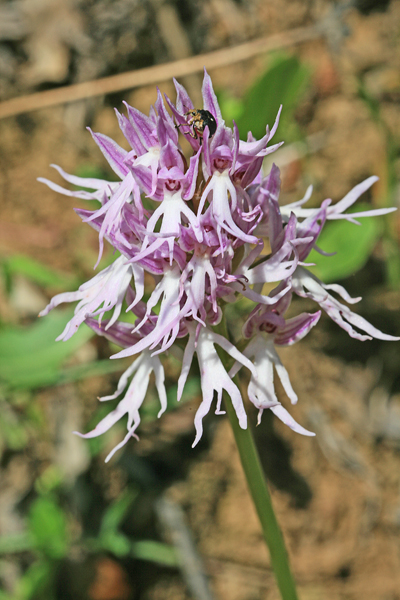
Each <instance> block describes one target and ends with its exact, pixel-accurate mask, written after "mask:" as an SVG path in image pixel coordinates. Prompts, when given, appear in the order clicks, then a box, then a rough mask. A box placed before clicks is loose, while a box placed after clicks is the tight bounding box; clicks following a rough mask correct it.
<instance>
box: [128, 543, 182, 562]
mask: <svg viewBox="0 0 400 600" xmlns="http://www.w3.org/2000/svg"><path fill="white" fill-rule="evenodd" d="M132 556H134V557H135V558H139V559H141V560H149V561H150V562H155V563H158V564H160V565H164V566H165V567H178V566H179V560H178V557H177V555H176V551H175V548H173V547H172V546H168V545H167V544H162V543H161V542H156V541H153V540H141V541H140V542H133V544H132Z"/></svg>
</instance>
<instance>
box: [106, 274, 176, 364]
mask: <svg viewBox="0 0 400 600" xmlns="http://www.w3.org/2000/svg"><path fill="white" fill-rule="evenodd" d="M180 275H181V273H180V271H179V268H178V267H177V266H174V267H172V268H171V267H167V268H166V269H165V273H164V276H163V278H162V280H161V281H160V282H159V283H158V284H157V286H156V287H155V289H154V291H153V293H152V294H151V296H150V298H149V300H148V302H147V308H146V314H145V315H144V316H143V318H142V319H141V321H140V322H139V323H138V324H137V325H136V327H135V329H134V331H140V329H141V327H143V325H144V324H145V323H146V322H147V320H148V319H149V317H150V313H151V311H152V309H153V308H154V307H155V306H156V305H157V304H158V302H159V301H160V299H161V307H160V312H159V315H158V318H157V324H156V326H155V327H154V329H153V330H152V331H151V333H149V334H148V335H147V336H146V337H144V338H143V339H142V340H140V341H139V342H138V343H137V344H134V345H133V346H130V347H129V348H126V349H125V350H122V351H121V352H118V354H115V355H114V356H113V357H112V358H123V357H125V356H132V355H133V354H138V353H139V352H142V351H143V350H144V349H145V348H152V349H154V348H155V347H156V346H157V345H158V344H160V343H161V350H160V351H165V350H167V348H169V347H170V346H171V345H172V344H173V343H174V341H175V339H176V336H177V335H178V332H179V317H178V315H179V279H180Z"/></svg>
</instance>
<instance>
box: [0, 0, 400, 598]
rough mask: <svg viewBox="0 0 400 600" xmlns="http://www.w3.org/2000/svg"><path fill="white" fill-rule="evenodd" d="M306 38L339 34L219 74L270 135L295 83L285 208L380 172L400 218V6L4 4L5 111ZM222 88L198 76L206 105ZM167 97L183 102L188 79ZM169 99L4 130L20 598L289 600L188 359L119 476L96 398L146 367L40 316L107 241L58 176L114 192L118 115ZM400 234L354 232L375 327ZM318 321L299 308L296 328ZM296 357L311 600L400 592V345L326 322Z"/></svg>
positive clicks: (394, 327)
mask: <svg viewBox="0 0 400 600" xmlns="http://www.w3.org/2000/svg"><path fill="white" fill-rule="evenodd" d="M298 27H315V28H317V29H316V31H317V32H318V34H317V35H316V36H315V38H314V39H310V40H309V41H305V42H303V43H301V44H297V45H293V46H291V47H289V48H286V49H285V54H282V53H280V54H278V55H277V54H276V53H274V54H265V53H264V54H260V55H259V56H256V57H254V58H251V59H247V60H243V61H240V62H237V63H235V64H232V65H230V66H229V65H228V66H225V67H221V68H217V69H213V70H211V71H210V74H211V77H212V79H213V82H214V86H215V88H216V90H217V92H218V94H219V97H220V99H221V104H222V107H223V112H224V113H225V114H226V115H227V119H229V117H230V116H235V117H236V118H237V120H238V121H239V124H240V120H241V119H242V121H243V123H244V124H243V128H245V120H246V118H245V116H243V106H244V110H245V108H246V102H248V103H249V104H250V106H251V102H253V105H254V98H256V100H257V102H256V104H255V105H254V108H252V109H251V111H252V114H253V116H254V113H255V114H256V115H257V114H259V116H260V126H261V130H262V127H265V121H264V104H263V101H260V96H257V93H258V94H259V91H260V89H261V90H265V103H266V104H268V103H269V106H275V104H276V105H279V104H280V102H281V98H280V97H277V96H279V95H280V94H279V91H280V90H281V89H282V90H284V92H285V94H286V95H287V89H286V88H285V86H284V82H285V81H286V82H287V81H289V79H290V78H291V77H292V79H290V81H291V82H292V84H293V86H292V95H291V96H290V95H289V96H288V98H289V99H288V109H287V110H288V115H289V116H290V119H287V120H286V121H285V120H284V121H283V125H282V127H283V130H281V129H278V134H277V138H279V139H281V138H284V139H286V140H287V142H288V143H287V144H286V145H285V146H284V147H283V148H282V149H281V150H279V152H277V153H276V154H274V155H273V160H274V161H275V162H276V163H277V164H278V166H279V167H280V168H281V171H282V198H281V199H282V201H283V202H285V203H286V202H289V201H293V200H295V199H300V198H301V197H303V195H304V193H305V190H306V188H307V186H308V185H309V184H313V186H314V194H313V197H312V200H311V203H312V202H314V203H315V205H316V204H320V202H321V201H322V200H323V199H324V198H326V197H329V198H332V199H333V201H337V200H340V199H341V198H342V197H343V196H344V195H345V194H346V193H347V192H348V191H349V190H350V189H351V188H352V187H353V186H354V185H356V184H357V183H359V182H361V181H362V180H363V179H365V178H367V177H369V176H370V175H372V174H376V175H378V176H379V177H380V181H379V183H378V184H375V185H374V186H373V188H372V190H371V191H370V193H369V194H366V195H365V197H363V198H362V202H364V203H365V202H368V203H369V204H370V205H372V206H375V207H379V206H384V205H398V203H399V199H400V196H399V189H400V188H399V175H400V152H399V148H400V44H399V41H400V2H399V0H392V1H391V2H383V3H378V2H373V1H372V0H371V1H368V0H362V1H361V0H360V2H359V3H358V4H357V3H353V5H351V3H350V4H349V5H346V6H344V5H340V4H336V3H333V2H327V1H324V0H307V1H298V0H296V1H293V0H281V1H279V2H278V1H277V0H246V1H240V0H204V1H202V2H201V1H200V0H185V1H181V0H170V1H169V2H168V1H165V2H162V1H161V0H160V1H159V0H147V1H146V0H116V1H113V2H112V1H111V0H110V1H108V0H81V1H79V0H76V1H74V0H64V2H62V3H60V2H58V1H57V0H16V1H10V2H5V1H3V2H1V3H0V101H6V100H10V99H12V98H15V97H18V96H24V95H27V94H30V93H33V92H36V91H41V90H47V89H52V88H56V87H60V86H67V85H70V84H73V83H78V82H83V81H87V80H91V79H95V78H99V77H104V76H107V75H113V74H116V73H122V72H125V71H127V70H133V69H141V68H143V67H148V66H151V65H156V64H162V63H165V62H168V61H173V60H177V59H181V58H185V57H188V56H191V55H196V54H199V53H205V52H211V51H214V50H218V49H220V48H226V47H229V46H235V45H237V44H240V43H243V42H246V41H249V40H253V39H256V38H259V37H263V36H269V35H272V34H275V33H284V32H287V31H289V30H292V29H294V28H298ZM274 61H275V62H274ZM271 65H272V67H271ZM274 65H275V66H276V65H278V66H277V67H276V68H277V69H278V71H279V68H281V69H284V68H286V69H289V71H288V75H287V78H286V75H285V73H284V75H283V77H282V76H281V79H280V84H279V85H278V84H277V87H276V89H275V87H274V83H272V85H269V84H268V82H269V81H274V80H273V79H272V80H271V79H268V77H270V78H271V73H274V72H275V71H274V70H273V69H274V68H275V67H274ZM293 65H294V66H293ZM290 69H292V70H290ZM275 70H276V69H275ZM293 73H294V74H295V75H296V76H295V77H294V78H293ZM263 74H265V80H263V81H264V84H262V83H260V78H262V76H263ZM296 78H297V79H296ZM201 79H202V77H201V75H200V74H198V73H194V74H192V75H190V76H187V77H185V78H182V79H181V82H182V83H183V84H184V85H186V86H187V88H188V90H189V92H190V93H191V94H192V97H193V98H195V101H196V102H195V103H197V104H198V106H199V107H200V106H201V100H200V98H201V96H200V89H201ZM282 81H283V83H282ZM267 84H268V85H267ZM159 85H160V88H161V90H162V92H165V93H167V94H168V95H169V96H170V97H172V98H175V93H174V88H173V85H172V83H171V82H170V81H160V84H159ZM257 85H258V86H259V87H258V88H257ZM262 85H264V88H263V87H262ZM260 86H261V87H260ZM279 86H281V87H279ZM282 86H283V87H282ZM296 86H298V87H296ZM257 89H258V92H257ZM297 92H298V93H297ZM155 99H156V89H155V86H154V85H151V86H144V87H141V88H137V89H133V90H131V91H129V90H128V91H126V92H125V93H120V92H119V93H115V94H112V95H108V96H106V97H96V98H90V99H87V100H83V101H79V102H75V103H71V104H69V105H58V106H54V107H52V108H48V109H45V110H38V111H35V112H29V113H23V114H19V115H17V116H14V117H9V118H4V119H3V120H1V121H0V196H1V221H0V259H1V273H0V275H1V277H0V320H1V328H0V363H1V361H2V364H3V368H2V367H1V364H0V600H35V599H38V598H40V599H41V600H53V599H55V600H59V599H60V600H72V599H74V600H167V599H168V600H170V599H171V600H172V599H173V600H186V599H190V598H193V599H195V600H197V599H199V600H203V599H207V598H208V599H212V598H214V599H215V600H275V599H277V598H278V593H277V591H276V587H275V583H274V579H273V575H272V573H271V570H270V567H269V557H268V553H267V550H266V548H265V546H264V542H263V539H262V535H261V530H260V526H259V524H258V521H257V518H256V515H255V511H254V509H253V506H252V502H251V499H250V497H249V494H248V491H247V488H246V483H245V480H244V476H243V474H242V471H241V466H240V462H239V458H238V454H237V452H236V450H235V446H234V441H233V437H232V435H231V432H230V429H229V424H228V422H227V421H226V420H225V419H224V418H223V417H218V418H217V417H215V416H210V417H209V418H208V419H207V430H206V434H205V436H204V438H203V440H202V441H201V443H200V444H199V445H198V447H196V449H195V450H192V449H191V443H192V441H193V415H194V412H195V410H196V406H197V405H198V402H199V386H198V383H197V379H196V374H195V373H193V375H192V379H191V383H190V386H189V394H188V395H187V398H186V401H185V402H184V403H183V404H182V406H180V407H176V406H175V405H174V402H173V395H174V392H176V386H175V382H176V376H177V373H179V366H177V364H176V363H175V362H174V359H173V358H172V357H169V358H168V359H167V363H168V372H167V376H168V378H169V381H170V397H171V404H172V405H173V410H171V411H170V412H169V413H168V414H166V415H164V416H163V417H162V418H161V419H160V420H157V419H155V414H156V412H157V404H156V402H155V393H154V392H152V394H153V395H152V394H150V398H149V399H148V404H147V406H148V408H147V409H146V410H144V414H143V423H142V425H141V428H140V430H139V434H140V438H141V439H140V442H135V441H131V442H130V443H129V444H128V445H127V447H126V448H125V449H124V450H123V451H122V452H120V453H119V454H117V455H116V456H115V457H114V458H113V459H112V461H111V462H110V463H109V464H104V462H103V461H104V458H105V456H106V455H107V453H108V451H109V450H110V449H111V448H112V447H113V445H115V444H116V443H117V442H118V441H119V440H120V438H121V436H122V428H118V427H114V429H113V431H111V432H109V435H107V436H104V439H101V440H91V441H83V440H81V439H79V438H77V437H76V436H73V435H72V434H71V432H72V431H74V430H78V431H87V430H89V428H90V429H91V428H92V427H93V425H94V423H96V422H97V421H98V420H99V419H100V418H101V417H102V416H104V414H106V412H108V410H110V407H109V405H107V406H104V405H101V406H100V405H99V403H98V401H97V397H98V396H102V395H105V394H108V393H112V392H113V391H114V389H115V386H116V383H117V381H118V377H119V375H120V373H121V372H122V370H123V369H124V368H126V365H127V364H129V363H126V362H124V361H120V363H119V364H118V365H116V364H115V362H114V361H110V363H112V364H111V365H110V364H109V362H108V361H107V358H108V356H109V355H110V354H111V353H112V351H113V350H112V348H110V347H109V345H108V343H107V342H106V341H105V340H104V339H102V338H99V339H94V338H93V337H92V336H91V334H90V333H88V332H83V334H82V335H81V337H80V338H79V339H78V340H77V341H76V342H74V343H75V345H70V346H66V345H64V344H62V343H60V344H58V345H56V344H54V343H53V340H54V338H55V337H56V336H57V335H58V334H59V333H60V332H61V331H62V328H63V323H65V321H66V320H67V319H68V318H69V317H68V315H70V312H68V315H67V316H66V312H65V311H63V310H62V309H59V311H58V317H57V315H56V316H55V317H53V316H52V315H50V316H49V317H46V322H47V323H48V325H44V321H43V323H42V322H41V321H40V322H39V323H37V319H36V317H37V313H38V312H39V311H40V310H41V309H42V308H43V307H44V306H45V305H46V303H47V301H48V299H49V298H50V297H51V296H52V295H53V294H54V293H58V292H61V291H67V290H73V289H76V288H77V287H78V286H79V285H80V284H81V283H82V282H83V281H85V280H86V279H88V278H90V277H92V273H93V264H94V263H95V261H96V257H97V252H98V238H97V234H96V233H95V232H94V231H92V230H91V229H90V228H89V227H85V226H83V225H82V223H81V221H80V219H79V217H78V216H77V215H76V214H75V213H74V211H73V210H72V207H73V206H82V207H83V206H84V203H83V202H81V201H78V202H77V201H74V200H70V199H68V198H66V197H63V196H60V195H57V194H56V193H55V192H52V191H51V190H49V189H48V188H46V187H45V186H43V185H42V184H40V183H38V182H37V181H36V178H37V177H38V176H42V177H47V178H49V179H52V180H54V181H57V182H58V183H61V181H60V177H59V176H58V174H57V173H56V172H55V171H53V170H51V169H50V167H49V165H50V164H51V163H55V164H58V165H60V166H62V167H63V168H64V169H65V171H67V172H68V173H74V174H78V175H81V176H87V175H95V176H102V177H110V178H112V177H113V174H112V173H111V172H110V170H109V168H108V166H107V165H106V163H105V160H104V159H103V157H102V155H101V153H100V152H99V150H98V148H97V146H96V145H95V144H94V142H93V141H92V139H91V136H90V134H89V133H88V132H87V131H86V130H85V127H86V126H90V127H91V128H92V129H93V130H94V131H99V132H102V133H105V134H107V135H109V136H111V137H112V138H114V139H115V140H116V141H118V143H120V144H121V145H124V139H123V136H122V134H121V133H120V131H119V129H118V125H117V120H116V118H115V114H114V111H113V107H114V106H115V107H117V108H118V109H119V110H120V111H122V110H123V105H122V100H126V101H127V102H128V103H129V104H131V105H133V106H135V107H137V108H139V109H140V110H142V111H143V112H145V113H147V112H148V110H149V106H150V104H152V103H154V101H155ZM282 101H283V100H282ZM285 109H286V106H285V105H284V111H285ZM284 114H285V113H284ZM269 124H270V125H272V122H271V121H270V122H269ZM243 128H242V129H240V130H241V136H242V137H244V136H245V135H246V133H247V131H245V130H243ZM258 135H259V134H258ZM124 147H125V146H124ZM266 168H268V167H267V166H266ZM85 207H87V205H86V206H85ZM363 223H364V224H365V225H366V226H367V227H368V225H367V224H366V220H364V221H363ZM379 223H380V224H379V226H377V227H378V229H374V230H373V232H372V234H371V237H370V238H369V241H367V242H366V248H364V249H363V250H361V251H360V249H359V247H358V246H357V240H358V239H360V240H361V237H359V236H361V234H360V233H359V231H361V229H362V228H360V230H357V228H356V226H353V229H351V232H352V234H351V235H352V236H354V237H350V241H349V240H348V239H347V237H346V240H344V239H343V238H342V239H340V238H338V237H337V236H336V238H335V241H338V243H339V246H342V245H343V247H344V248H345V252H344V256H343V254H342V256H341V258H340V256H339V263H338V264H339V267H338V274H335V279H336V280H340V283H343V285H345V287H347V289H348V290H349V292H350V293H351V294H352V295H353V296H358V295H362V296H363V301H362V302H361V303H360V304H359V305H357V308H356V310H357V311H359V312H360V314H362V315H363V316H364V317H366V318H368V319H369V320H370V321H371V322H372V323H373V324H374V325H375V326H377V327H379V328H381V329H382V330H384V331H385V332H387V333H391V334H393V335H400V312H399V309H400V297H399V280H400V268H399V264H400V259H399V231H400V228H399V224H400V221H399V217H398V215H397V214H395V215H394V216H393V215H390V219H384V218H380V220H379ZM332 231H333V230H332ZM346 236H347V234H346ZM352 244H354V250H353V247H352ZM320 245H321V246H322V247H323V248H324V249H327V250H330V248H326V247H324V246H323V244H322V243H321V244H320ZM336 249H337V250H338V251H339V250H340V249H341V248H340V247H337V248H336ZM356 255H357V256H358V257H359V258H358V259H357V260H358V262H359V264H357V267H361V270H360V271H359V272H357V273H356V274H354V273H353V271H354V269H355V265H354V264H353V263H352V264H351V265H350V267H346V266H345V267H343V266H341V265H342V263H343V262H346V258H349V257H350V258H352V257H353V256H356ZM359 255H360V256H359ZM110 259H111V256H110V254H108V256H106V257H105V259H104V261H105V262H104V261H103V263H104V264H107V260H110ZM326 260H328V259H326ZM329 260H330V261H332V263H333V261H335V258H331V259H329ZM340 260H341V261H342V262H340ZM350 262H351V261H350ZM324 264H326V263H324ZM322 271H323V267H322ZM327 278H328V279H329V273H328V275H327ZM308 309H310V310H314V307H312V306H311V305H309V306H308V305H307V303H304V302H303V303H300V302H295V303H294V312H299V311H300V310H308ZM60 347H61V348H62V350H58V349H57V348H60ZM57 353H58V354H57ZM281 358H282V360H283V362H284V364H285V365H286V366H287V368H288V370H289V373H290V377H291V380H292V384H293V387H294V389H295V390H296V391H297V393H298V396H299V404H298V406H296V407H294V408H293V409H291V412H292V414H293V416H294V417H295V418H296V420H298V421H299V422H300V423H302V424H303V425H305V426H306V427H309V428H310V429H312V430H313V431H315V432H316V433H317V436H316V438H303V437H301V436H297V435H296V434H295V433H293V432H292V431H291V430H289V429H287V428H286V429H285V428H284V426H283V425H282V424H281V423H280V422H277V420H276V419H275V420H273V419H272V418H271V415H269V414H264V417H263V423H262V425H261V426H260V427H258V428H256V429H255V436H256V439H257V444H258V447H259V450H260V454H261V458H262V461H263V466H264V468H265V472H266V475H267V477H268V481H269V484H270V487H271V490H272V496H273V501H274V506H275V508H276V511H277V515H278V518H279V522H280V524H281V526H282V528H283V531H284V535H285V538H286V541H287V545H288V548H289V552H290V556H291V561H292V565H293V569H294V573H295V577H296V580H297V582H298V586H299V596H300V598H301V600H320V599H321V600H322V599H324V600H360V599H362V600H399V599H400V350H399V346H398V345H396V344H394V343H387V342H379V341H378V340H374V341H373V342H364V343H361V342H357V341H355V340H352V339H350V338H348V337H347V335H346V334H345V332H343V331H342V330H340V329H339V328H338V327H336V326H334V325H333V324H332V323H331V322H329V319H328V318H325V317H323V318H322V322H321V324H320V326H319V327H318V328H317V329H316V330H313V331H312V332H311V333H310V335H309V336H308V339H305V340H304V341H302V342H301V343H300V344H298V345H296V346H294V347H292V348H288V349H284V350H283V351H282V352H281ZM7 361H8V362H7ZM96 365H97V366H96ZM110 371H112V372H110ZM174 386H175V387H174ZM278 390H279V395H280V398H281V399H282V401H283V403H284V404H285V405H287V404H288V400H287V398H285V396H284V394H283V391H282V390H281V389H280V388H279V385H278ZM249 411H250V412H251V410H250V409H249ZM255 421H256V415H255V414H251V415H250V422H252V423H253V424H254V423H255ZM182 548H184V550H182Z"/></svg>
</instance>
